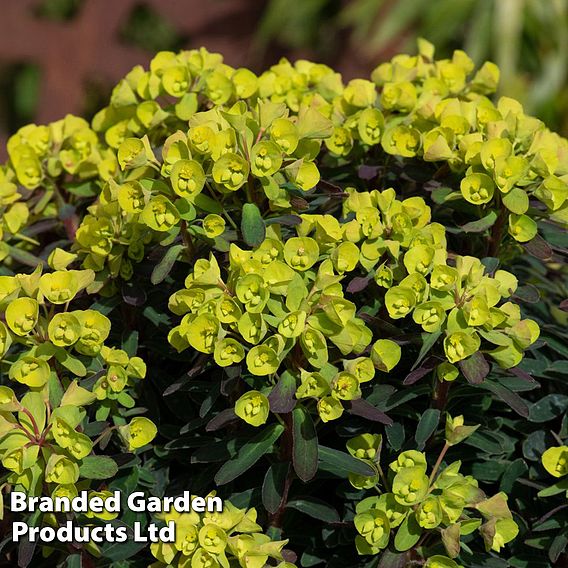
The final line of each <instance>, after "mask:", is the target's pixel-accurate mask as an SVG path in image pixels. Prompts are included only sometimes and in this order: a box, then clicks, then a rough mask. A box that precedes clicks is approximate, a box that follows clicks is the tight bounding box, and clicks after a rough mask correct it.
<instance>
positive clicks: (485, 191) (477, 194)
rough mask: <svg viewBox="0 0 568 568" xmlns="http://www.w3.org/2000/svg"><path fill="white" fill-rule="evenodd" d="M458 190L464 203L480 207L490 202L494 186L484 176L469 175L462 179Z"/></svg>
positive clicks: (489, 179)
mask: <svg viewBox="0 0 568 568" xmlns="http://www.w3.org/2000/svg"><path fill="white" fill-rule="evenodd" d="M460 189H461V193H462V195H463V197H464V199H465V200H466V201H469V202H470V203H473V204H474V205H481V204H483V203H489V202H490V201H491V199H492V198H493V193H494V192H495V184H494V183H493V180H492V179H491V178H490V177H489V176H488V175H486V174H469V175H467V176H466V177H464V178H463V179H462V181H461V185H460Z"/></svg>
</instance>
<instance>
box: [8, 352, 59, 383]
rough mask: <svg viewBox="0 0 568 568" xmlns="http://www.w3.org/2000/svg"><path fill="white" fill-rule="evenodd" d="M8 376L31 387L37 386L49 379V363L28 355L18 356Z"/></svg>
mask: <svg viewBox="0 0 568 568" xmlns="http://www.w3.org/2000/svg"><path fill="white" fill-rule="evenodd" d="M8 374H9V377H10V379H12V380H13V381H18V382H19V383H22V384H24V385H28V386H29V387H32V388H39V387H42V386H43V385H45V383H47V380H48V379H49V374H50V369H49V364H48V363H47V362H46V361H44V360H43V359H38V358H36V357H32V356H30V355H26V356H24V357H20V358H19V359H18V360H17V361H16V362H15V363H14V364H13V365H12V366H11V367H10V371H9V373H8Z"/></svg>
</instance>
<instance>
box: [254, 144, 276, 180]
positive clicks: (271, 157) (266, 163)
mask: <svg viewBox="0 0 568 568" xmlns="http://www.w3.org/2000/svg"><path fill="white" fill-rule="evenodd" d="M250 163H251V170H252V173H253V174H254V175H255V176H258V177H267V176H271V175H274V174H275V173H276V172H277V171H278V170H279V169H280V167H281V166H282V150H281V149H280V147H279V146H278V144H276V143H275V142H271V141H269V140H263V141H261V142H258V143H256V144H255V145H254V146H253V147H252V150H251V155H250Z"/></svg>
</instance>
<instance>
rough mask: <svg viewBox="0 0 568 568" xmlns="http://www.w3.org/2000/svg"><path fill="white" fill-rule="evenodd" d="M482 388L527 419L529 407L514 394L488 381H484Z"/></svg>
mask: <svg viewBox="0 0 568 568" xmlns="http://www.w3.org/2000/svg"><path fill="white" fill-rule="evenodd" d="M483 388H485V389H487V390H488V391H491V392H492V393H494V394H496V395H497V396H498V397H499V398H500V399H501V400H502V401H503V402H504V403H505V404H507V405H508V406H509V407H511V408H512V409H513V410H514V411H515V412H516V413H517V414H519V415H520V416H522V417H523V418H528V417H529V407H528V406H527V403H526V402H525V401H524V400H523V399H522V398H521V397H520V396H519V395H518V394H517V393H516V392H513V391H510V390H509V389H508V388H506V387H504V386H503V385H500V384H498V383H493V382H490V381H485V382H484V383H483Z"/></svg>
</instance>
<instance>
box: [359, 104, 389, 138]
mask: <svg viewBox="0 0 568 568" xmlns="http://www.w3.org/2000/svg"><path fill="white" fill-rule="evenodd" d="M384 124H385V119H384V117H383V115H382V113H381V111H380V110H378V109H376V108H366V109H365V110H363V111H362V112H361V114H360V115H359V120H358V121H357V132H358V133H359V137H360V138H361V140H362V142H363V143H364V144H368V145H369V146H374V145H375V144H378V143H379V142H380V140H381V134H382V132H383V128H384Z"/></svg>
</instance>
